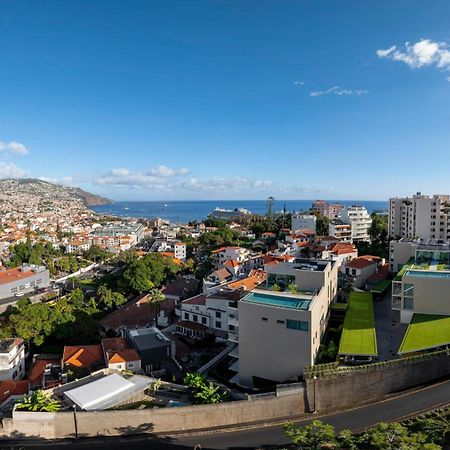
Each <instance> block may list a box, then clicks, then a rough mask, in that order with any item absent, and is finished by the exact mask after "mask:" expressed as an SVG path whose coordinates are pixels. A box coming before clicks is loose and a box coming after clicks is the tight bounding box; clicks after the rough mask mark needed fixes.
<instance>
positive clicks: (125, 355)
mask: <svg viewBox="0 0 450 450" xmlns="http://www.w3.org/2000/svg"><path fill="white" fill-rule="evenodd" d="M140 360H141V357H140V355H139V353H138V352H137V351H136V350H134V349H132V348H126V349H124V350H118V351H116V352H108V363H110V364H118V363H119V364H120V363H123V362H132V361H140Z"/></svg>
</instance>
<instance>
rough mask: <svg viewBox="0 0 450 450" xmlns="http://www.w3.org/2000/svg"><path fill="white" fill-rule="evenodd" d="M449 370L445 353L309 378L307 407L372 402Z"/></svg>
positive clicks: (324, 407) (353, 404)
mask: <svg viewBox="0 0 450 450" xmlns="http://www.w3.org/2000/svg"><path fill="white" fill-rule="evenodd" d="M449 374H450V357H449V356H448V355H446V354H443V355H440V356H436V357H433V358H427V359H410V360H409V359H406V360H399V361H398V363H397V362H396V363H391V364H388V365H386V364H381V365H374V366H372V367H369V368H368V369H367V370H364V369H359V370H354V371H353V372H348V373H344V374H338V375H334V376H329V377H328V376H327V377H323V378H322V377H321V378H318V379H316V380H314V379H308V380H307V382H306V385H307V399H308V400H307V403H308V408H309V410H310V411H314V409H315V410H317V411H327V410H336V409H341V408H348V407H352V406H355V405H358V404H362V403H369V402H372V401H375V400H381V399H383V398H384V397H385V396H386V395H387V394H391V393H394V392H398V391H401V390H405V389H408V388H411V387H414V386H418V385H420V384H423V383H426V382H429V381H432V380H436V379H438V378H441V377H444V376H447V375H449ZM314 384H315V387H314ZM314 397H315V398H314Z"/></svg>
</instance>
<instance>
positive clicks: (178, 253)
mask: <svg viewBox="0 0 450 450" xmlns="http://www.w3.org/2000/svg"><path fill="white" fill-rule="evenodd" d="M173 251H174V257H175V258H176V259H179V260H180V261H186V244H185V243H184V242H175V243H174V244H173Z"/></svg>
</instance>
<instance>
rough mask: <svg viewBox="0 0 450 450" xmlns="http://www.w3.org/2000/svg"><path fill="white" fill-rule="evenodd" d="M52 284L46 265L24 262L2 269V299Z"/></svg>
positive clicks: (0, 284)
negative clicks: (18, 265) (20, 264)
mask: <svg viewBox="0 0 450 450" xmlns="http://www.w3.org/2000/svg"><path fill="white" fill-rule="evenodd" d="M49 286H50V274H49V271H48V270H47V269H46V268H45V267H44V266H35V265H32V264H24V265H23V266H22V267H15V268H13V269H7V270H3V271H0V299H4V298H9V297H14V296H20V295H23V294H29V293H32V292H34V291H35V290H37V289H41V288H47V287H49Z"/></svg>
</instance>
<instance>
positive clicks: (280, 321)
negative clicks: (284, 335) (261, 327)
mask: <svg viewBox="0 0 450 450" xmlns="http://www.w3.org/2000/svg"><path fill="white" fill-rule="evenodd" d="M277 323H285V322H284V320H277Z"/></svg>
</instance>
